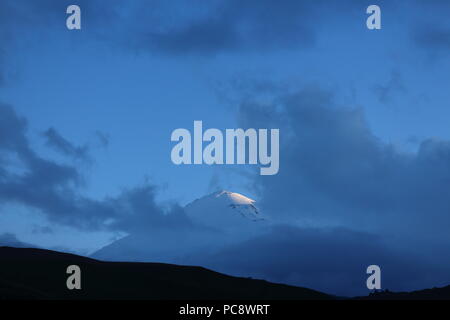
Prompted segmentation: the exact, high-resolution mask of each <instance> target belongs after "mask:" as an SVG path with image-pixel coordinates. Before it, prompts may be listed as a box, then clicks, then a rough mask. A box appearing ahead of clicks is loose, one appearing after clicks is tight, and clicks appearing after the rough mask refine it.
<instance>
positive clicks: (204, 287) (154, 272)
mask: <svg viewBox="0 0 450 320" xmlns="http://www.w3.org/2000/svg"><path fill="white" fill-rule="evenodd" d="M72 264H75V265H78V266H79V267H80V268H81V274H82V284H81V285H82V290H73V291H71V290H68V289H67V287H66V280H67V277H68V276H69V275H67V274H66V269H67V267H68V266H69V265H72ZM1 299H157V300H163V299H164V300H165V299H172V300H195V299H211V300H212V299H233V300H234V299H286V300H292V299H311V300H312V299H314V300H316V299H320V300H322V299H332V296H330V295H327V294H324V293H321V292H318V291H314V290H310V289H306V288H300V287H294V286H288V285H282V284H274V283H269V282H267V281H264V280H254V279H248V278H238V277H231V276H227V275H224V274H220V273H217V272H213V271H210V270H207V269H205V268H201V267H188V266H177V265H170V264H161V263H127V262H102V261H98V260H94V259H90V258H86V257H81V256H77V255H73V254H67V253H61V252H55V251H49V250H42V249H25V248H11V247H0V300H1Z"/></svg>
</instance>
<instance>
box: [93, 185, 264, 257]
mask: <svg viewBox="0 0 450 320" xmlns="http://www.w3.org/2000/svg"><path fill="white" fill-rule="evenodd" d="M184 211H185V213H186V216H187V217H188V218H189V220H190V222H192V224H191V225H187V226H186V227H185V228H178V229H170V228H159V229H157V228H149V229H148V232H141V233H133V234H129V235H128V236H126V237H124V238H122V239H119V240H117V241H115V242H113V243H111V244H109V245H107V246H105V247H103V248H101V249H100V250H98V251H97V252H95V253H93V254H92V257H94V258H96V259H102V260H109V261H111V260H115V261H159V262H167V263H181V264H183V263H187V262H186V261H187V260H186V259H188V258H189V263H191V262H192V263H196V260H195V259H194V260H192V259H193V258H192V257H194V256H195V257H200V256H202V255H203V254H205V253H206V252H214V251H216V250H218V249H220V248H222V247H223V246H225V245H230V244H232V243H236V242H237V241H242V240H245V239H248V238H251V237H253V236H255V235H257V234H260V233H262V232H263V231H264V227H265V226H267V223H266V222H267V219H266V218H264V216H263V215H262V214H261V213H260V211H259V209H258V208H257V207H256V205H255V200H252V199H250V198H248V197H246V196H244V195H242V194H239V193H235V192H230V191H218V192H214V193H212V194H210V195H207V196H204V197H202V198H200V199H197V200H194V201H193V202H191V203H189V204H188V205H186V206H185V207H184ZM150 227H151V226H150ZM179 239H183V241H179Z"/></svg>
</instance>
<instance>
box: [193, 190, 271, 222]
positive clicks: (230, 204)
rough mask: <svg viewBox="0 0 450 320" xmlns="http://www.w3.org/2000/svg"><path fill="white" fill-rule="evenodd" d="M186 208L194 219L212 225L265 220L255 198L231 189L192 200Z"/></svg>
mask: <svg viewBox="0 0 450 320" xmlns="http://www.w3.org/2000/svg"><path fill="white" fill-rule="evenodd" d="M185 209H186V213H187V215H188V216H189V217H190V218H191V219H192V220H194V221H196V222H198V223H201V224H203V225H206V226H211V227H218V226H221V227H233V226H242V225H246V224H248V222H255V221H263V220H265V219H264V217H263V216H262V215H261V213H260V212H259V210H258V208H257V207H256V205H255V200H252V199H250V198H248V197H246V196H244V195H242V194H239V193H236V192H230V191H218V192H215V193H212V194H210V195H207V196H205V197H202V198H200V199H197V200H195V201H193V202H191V203H190V204H188V205H186V207H185Z"/></svg>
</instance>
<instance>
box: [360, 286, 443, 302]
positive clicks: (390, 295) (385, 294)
mask: <svg viewBox="0 0 450 320" xmlns="http://www.w3.org/2000/svg"><path fill="white" fill-rule="evenodd" d="M355 299H356V300H450V286H446V287H443V288H432V289H425V290H418V291H411V292H390V291H388V290H385V291H379V292H374V293H371V294H370V295H369V296H366V297H358V298H355Z"/></svg>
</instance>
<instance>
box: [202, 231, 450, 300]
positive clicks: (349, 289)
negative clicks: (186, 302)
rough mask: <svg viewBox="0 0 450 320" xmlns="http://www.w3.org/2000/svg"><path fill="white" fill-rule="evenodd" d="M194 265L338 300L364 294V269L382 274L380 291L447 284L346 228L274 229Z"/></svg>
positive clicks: (413, 260)
mask: <svg viewBox="0 0 450 320" xmlns="http://www.w3.org/2000/svg"><path fill="white" fill-rule="evenodd" d="M194 261H195V262H194V263H200V264H201V265H203V266H206V267H209V268H212V269H214V270H217V271H220V272H224V273H228V274H233V275H240V276H247V277H248V276H250V277H253V278H260V279H266V280H269V281H273V282H279V283H288V284H292V285H298V286H304V287H309V288H313V289H316V290H321V291H324V292H328V293H332V294H336V295H342V296H355V295H367V294H368V289H367V287H366V280H367V277H368V275H367V274H366V269H367V267H368V266H370V265H373V264H375V265H378V266H380V268H381V272H382V273H381V275H382V287H383V288H384V289H391V290H397V291H402V290H412V289H419V288H426V287H430V286H433V285H438V284H445V283H448V282H449V281H450V277H449V276H448V272H447V269H446V268H445V267H439V266H436V263H435V264H431V265H426V264H425V263H424V261H423V260H421V258H420V256H418V255H414V254H410V253H405V252H401V251H395V250H393V249H391V248H389V247H388V246H386V244H384V243H383V241H382V239H381V237H379V236H376V235H373V234H368V233H363V232H357V231H354V230H351V229H346V228H317V229H315V228H298V227H292V226H287V225H280V226H275V227H274V228H273V229H272V231H271V232H270V233H267V234H265V235H262V236H259V237H256V238H253V239H251V240H248V241H245V242H242V243H238V244H235V245H232V246H229V247H227V248H224V249H222V250H219V251H218V252H216V253H214V254H211V255H206V256H201V257H199V256H197V257H195V258H194ZM427 275H429V276H427Z"/></svg>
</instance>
